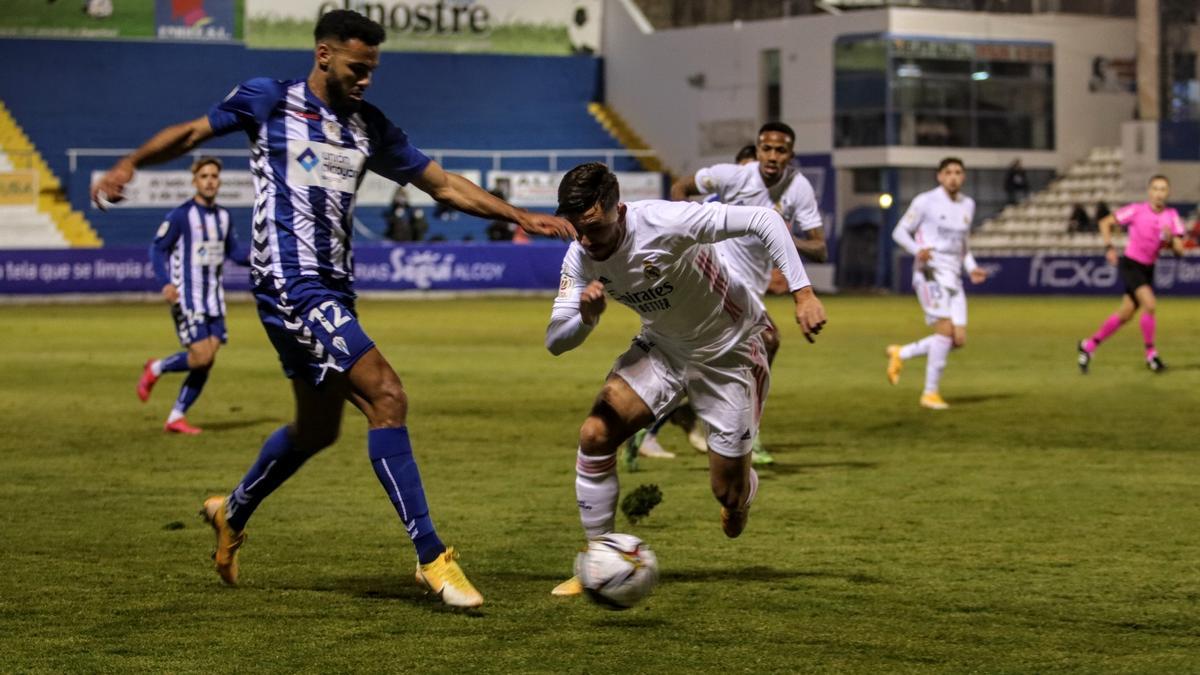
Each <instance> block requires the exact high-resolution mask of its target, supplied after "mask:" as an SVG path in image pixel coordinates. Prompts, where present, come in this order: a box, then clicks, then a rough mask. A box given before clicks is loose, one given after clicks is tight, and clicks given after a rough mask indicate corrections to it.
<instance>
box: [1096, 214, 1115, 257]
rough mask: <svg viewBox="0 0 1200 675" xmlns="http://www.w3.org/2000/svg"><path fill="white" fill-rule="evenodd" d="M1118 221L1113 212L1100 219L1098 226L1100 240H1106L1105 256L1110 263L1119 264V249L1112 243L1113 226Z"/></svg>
mask: <svg viewBox="0 0 1200 675" xmlns="http://www.w3.org/2000/svg"><path fill="white" fill-rule="evenodd" d="M1116 222H1117V219H1116V217H1115V216H1113V215H1112V214H1111V213H1110V214H1108V215H1107V216H1104V217H1103V218H1101V219H1100V222H1099V223H1097V224H1096V226H1097V227H1098V228H1099V229H1100V240H1101V241H1103V242H1104V257H1105V259H1107V260H1108V264H1110V265H1116V264H1117V249H1116V248H1115V247H1114V246H1113V243H1112V228H1113V225H1114V224H1115V223H1116Z"/></svg>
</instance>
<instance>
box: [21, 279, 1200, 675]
mask: <svg viewBox="0 0 1200 675" xmlns="http://www.w3.org/2000/svg"><path fill="white" fill-rule="evenodd" d="M971 303H972V304H971V325H970V329H969V332H970V335H969V341H968V345H967V348H966V349H965V350H963V351H960V352H957V353H954V354H952V356H951V359H950V364H949V367H948V368H947V371H946V375H945V379H944V382H943V394H944V395H945V397H946V399H947V400H948V401H949V402H950V404H951V406H952V408H951V409H950V410H948V411H945V412H938V413H935V412H929V411H924V410H921V409H919V408H918V407H917V398H918V395H919V393H920V389H921V383H922V381H923V370H924V362H923V361H914V362H909V366H908V368H907V369H906V371H905V372H904V376H903V379H902V380H901V382H900V384H899V386H897V387H890V386H888V385H887V384H886V381H885V379H884V373H883V369H884V361H885V359H884V356H883V348H884V346H885V345H886V344H887V343H889V342H902V341H907V340H912V339H915V338H918V337H920V336H922V335H923V334H925V333H926V329H925V328H924V325H923V323H922V321H921V320H920V316H919V313H918V308H917V305H916V302H915V300H913V299H912V298H911V297H882V298H875V297H870V298H868V297H832V298H829V299H827V307H828V311H829V316H830V322H829V325H828V326H827V328H826V330H825V331H824V332H823V333H822V334H821V336H820V338H819V340H818V342H817V344H815V345H808V344H806V343H805V342H804V340H803V339H802V337H801V336H800V334H799V331H798V330H797V329H796V328H795V327H794V326H790V325H788V322H787V321H786V319H788V317H789V311H788V310H789V305H788V303H787V302H786V301H785V300H780V299H776V300H772V301H771V303H770V308H771V311H772V314H773V315H774V316H775V317H776V319H777V320H779V323H780V324H781V325H784V326H785V332H784V346H783V350H782V351H781V353H780V356H779V358H778V360H777V362H776V365H775V372H774V381H773V384H772V392H771V397H770V401H769V404H768V407H767V414H766V419H765V423H764V431H763V437H764V440H765V441H766V443H767V445H768V446H769V447H770V448H771V449H772V450H773V451H774V453H775V456H776V458H777V459H778V460H779V464H778V465H777V466H776V467H774V468H769V469H765V470H763V471H762V472H761V476H762V487H761V491H760V497H759V501H758V502H756V504H755V507H754V510H753V513H752V516H751V518H750V523H749V526H748V528H747V530H746V532H745V534H743V535H742V537H741V538H740V539H737V540H734V541H730V540H726V539H725V538H724V536H723V535H722V534H721V530H720V525H719V523H718V507H717V505H716V503H715V501H714V500H713V499H712V497H711V495H710V493H709V489H708V483H707V473H706V468H705V462H704V460H703V458H702V457H700V456H699V455H697V454H696V453H694V452H692V451H691V450H689V449H687V446H686V442H685V440H684V438H683V436H682V434H680V433H679V432H678V430H675V429H673V428H668V430H667V431H666V432H664V436H663V441H664V444H665V445H666V446H667V447H668V448H671V449H675V450H677V451H679V452H680V457H679V458H678V459H676V460H673V461H663V460H658V461H656V460H642V466H643V470H642V471H640V472H638V473H635V474H624V475H622V484H623V486H624V488H625V489H626V490H628V489H631V488H633V487H635V486H637V485H638V484H641V483H656V484H658V485H659V486H660V487H661V488H662V490H663V494H664V501H663V503H662V504H661V505H660V506H659V507H658V508H657V509H656V510H655V511H654V513H653V514H652V515H651V516H650V517H649V518H647V519H646V520H644V521H643V522H641V523H639V524H638V525H637V526H630V525H629V524H628V523H626V522H625V521H624V520H623V519H619V520H618V529H621V530H625V531H629V532H632V533H633V534H636V535H638V536H640V537H642V538H643V539H645V540H646V541H647V542H648V543H649V544H650V545H651V546H652V547H653V548H654V549H655V550H656V552H657V553H658V556H659V560H660V566H661V573H662V578H661V583H660V585H659V587H658V589H657V590H656V592H655V594H654V595H653V596H652V597H651V598H650V599H649V600H648V601H647V602H646V603H645V604H644V605H642V606H639V607H637V608H634V609H632V610H630V611H626V612H610V611H606V610H603V609H601V608H599V607H596V606H593V605H591V604H589V603H588V602H587V601H586V600H583V599H581V598H575V599H556V598H552V597H551V596H550V595H549V593H548V592H549V590H550V589H551V587H553V585H554V584H555V583H557V582H558V581H561V580H562V579H564V578H565V577H566V576H567V575H568V574H569V571H570V565H571V561H572V558H573V555H574V552H575V550H576V548H577V547H578V546H579V544H580V543H581V540H582V535H581V531H580V528H579V525H578V521H577V514H576V509H575V505H574V492H573V480H574V478H573V476H574V474H573V464H574V452H575V444H576V432H577V430H578V425H579V423H580V422H581V421H582V419H583V416H584V413H585V411H586V410H587V408H588V406H589V404H590V402H591V400H592V397H593V396H594V394H595V392H596V390H597V388H598V387H599V385H600V383H601V380H602V378H603V376H604V374H605V372H606V371H607V368H608V367H609V365H610V364H611V362H612V360H613V358H614V357H616V356H617V354H619V353H620V352H621V351H622V350H623V349H624V348H625V346H626V345H627V344H628V340H629V338H630V336H631V335H632V333H633V332H634V330H635V328H636V320H635V318H634V316H633V315H632V313H630V312H629V311H628V310H625V309H624V308H621V307H616V306H612V305H610V307H609V312H608V313H607V314H606V315H605V319H604V321H603V322H602V324H601V326H600V327H599V328H598V329H597V331H596V332H595V333H594V334H593V335H592V337H591V339H590V340H589V341H588V342H587V343H586V344H585V345H584V346H583V347H581V348H580V349H578V350H576V351H574V352H571V353H569V354H567V355H565V356H562V357H559V358H557V359H556V358H554V357H551V356H550V355H549V354H548V353H546V351H545V350H544V349H543V347H542V335H543V329H544V326H545V323H546V320H547V318H548V315H549V305H550V301H549V299H547V298H534V299H530V298H523V299H472V300H458V301H441V300H439V301H428V302H407V301H382V300H370V299H367V300H364V301H363V302H362V303H361V306H360V313H361V316H362V318H363V322H364V324H365V326H366V328H367V330H368V332H369V333H370V334H371V335H372V336H373V337H374V338H375V340H376V341H377V342H378V344H379V345H380V347H381V348H382V350H383V352H384V354H385V355H386V356H387V357H388V358H389V359H390V361H391V362H392V363H393V364H394V365H395V366H396V368H397V370H398V371H399V372H400V374H401V376H402V378H403V379H404V381H405V385H406V387H407V390H408V392H409V396H410V401H411V411H410V417H409V422H410V428H411V431H412V435H413V439H414V445H415V448H416V452H417V456H418V460H419V462H420V466H421V472H422V474H423V477H424V480H425V485H426V489H427V491H428V494H429V500H430V503H431V507H432V513H433V517H434V520H435V522H436V523H437V525H438V528H439V532H440V533H441V535H442V537H443V539H445V540H446V541H447V542H448V543H450V544H452V545H454V546H456V547H457V548H458V549H459V550H460V552H461V553H462V556H463V557H462V562H463V565H464V568H465V569H466V571H467V573H468V574H469V575H470V576H471V578H472V579H473V580H474V581H475V582H476V584H477V585H478V586H479V588H480V590H481V591H482V592H483V593H484V595H485V597H486V598H487V604H486V605H485V606H484V607H483V608H482V611H479V612H477V613H472V614H464V613H459V612H453V611H448V610H446V609H444V608H442V607H441V606H440V605H439V604H437V603H436V602H435V601H433V600H431V599H429V598H427V597H425V596H423V595H422V593H421V592H420V591H419V590H418V589H417V587H416V586H415V585H414V583H413V578H412V572H413V563H414V560H413V553H412V551H411V546H410V544H409V543H408V541H407V538H406V536H405V534H404V530H403V528H402V527H401V526H400V525H399V522H398V519H397V518H396V517H395V515H394V513H393V512H392V508H391V505H390V504H389V503H388V501H387V498H386V497H385V495H384V493H383V491H382V490H381V489H380V487H379V485H378V484H377V482H376V479H375V477H374V475H373V473H372V471H371V469H370V466H369V463H368V461H367V458H366V450H365V424H364V423H363V421H362V418H361V416H360V415H359V414H358V413H357V411H354V410H353V409H349V408H348V409H347V412H346V422H345V425H344V430H343V435H342V440H341V441H340V442H339V443H338V444H337V445H336V446H335V447H333V448H330V449H329V450H327V451H326V452H324V453H322V454H321V455H319V456H317V457H316V458H314V459H313V460H312V461H311V462H310V463H309V464H308V465H307V466H306V467H305V468H304V469H302V470H301V472H300V473H299V474H297V476H296V477H295V478H294V479H293V480H292V481H291V482H289V483H288V484H287V485H285V486H284V487H283V488H282V489H281V490H280V491H279V492H277V493H276V494H275V495H273V496H272V498H271V499H269V500H267V501H266V502H265V503H264V505H263V507H262V508H261V509H259V511H258V513H257V514H256V516H255V518H254V520H253V521H252V522H251V524H250V528H249V532H250V538H249V541H248V543H247V544H246V546H245V547H244V548H243V550H242V558H241V560H242V579H243V584H242V586H240V587H239V588H236V589H229V588H223V587H221V586H220V584H219V582H218V580H217V577H216V575H215V574H214V573H213V571H212V569H211V562H210V560H209V552H210V550H211V546H212V541H211V539H212V537H211V532H210V531H209V530H208V529H207V527H206V526H204V525H203V524H202V523H201V522H200V520H199V519H198V518H197V517H196V516H195V513H196V510H197V509H198V508H199V506H200V502H201V500H202V499H203V498H204V497H205V496H206V495H208V494H210V493H215V492H224V491H227V490H229V489H230V488H231V487H232V486H233V485H234V483H235V482H236V481H237V480H238V479H239V478H240V476H241V475H242V473H243V472H244V471H245V469H246V468H247V467H248V466H249V465H250V463H251V462H252V461H253V458H254V456H255V453H256V452H257V449H258V446H259V444H260V443H261V441H262V440H263V438H264V437H265V436H266V435H267V434H269V433H270V432H271V431H272V430H273V429H275V428H276V427H277V426H278V425H280V424H281V423H282V422H284V421H286V420H287V419H288V418H289V416H290V414H291V408H290V406H291V402H290V393H289V389H288V385H287V383H286V381H285V379H284V378H283V377H282V375H281V374H280V372H279V368H278V365H277V361H276V359H275V356H274V353H273V352H272V351H271V349H270V347H269V345H268V343H267V340H266V339H265V336H264V335H263V333H262V329H261V328H260V327H259V326H258V325H257V320H256V317H255V316H254V311H253V308H252V306H251V305H249V304H245V303H240V304H233V305H231V316H230V333H231V342H230V344H229V345H228V346H227V347H226V348H225V349H224V350H223V351H222V352H221V354H220V356H219V357H218V360H217V366H216V370H215V371H214V373H213V376H212V377H211V378H210V380H209V385H208V388H207V390H206V391H205V393H204V396H203V398H201V400H200V402H199V403H198V404H197V406H196V408H194V410H193V412H192V414H191V415H190V416H189V418H190V420H191V421H192V422H193V423H195V424H197V425H199V426H201V427H203V428H204V429H205V432H204V433H203V434H202V435H200V436H199V437H195V438H180V437H168V436H165V435H164V434H163V433H162V432H161V431H160V428H161V424H162V419H163V418H164V417H165V415H166V412H167V410H168V408H169V407H170V403H171V401H172V400H173V398H174V396H175V393H176V391H177V387H178V384H179V381H180V380H179V378H178V376H174V377H172V376H167V377H166V378H165V379H164V380H163V381H161V382H160V384H159V387H158V389H157V390H156V391H155V393H154V397H153V398H152V399H151V401H150V403H149V404H146V405H143V404H141V403H140V402H138V401H137V399H136V397H135V396H134V384H135V382H136V379H137V376H138V373H139V369H140V367H141V364H142V362H143V360H144V359H146V358H147V357H150V356H160V355H165V354H167V353H169V352H171V351H173V350H174V349H175V348H176V345H175V344H174V343H173V339H172V331H171V327H170V322H169V318H168V314H167V311H166V309H165V308H163V307H161V306H157V305H137V304H133V305H127V304H126V305H123V304H116V305H89V306H29V307H22V306H0V325H3V326H4V329H5V330H4V338H3V340H2V341H0V345H2V346H3V348H2V349H0V429H2V430H3V435H2V436H0V494H2V495H3V502H2V504H3V507H2V508H0V527H2V528H3V533H4V538H3V555H2V556H0V654H3V655H4V656H3V660H2V665H0V669H2V670H4V671H9V672H56V673H57V672H64V671H88V672H125V671H135V670H136V671H156V672H161V671H167V672H198V671H214V670H218V669H220V670H237V671H243V672H348V671H375V672H406V673H407V672H414V673H415V672H449V671H467V672H500V673H511V672H548V673H566V672H572V673H594V672H623V673H629V672H684V671H687V672H839V673H840V672H862V673H880V672H947V673H963V672H988V673H992V672H1003V673H1047V672H1145V673H1167V672H1172V673H1180V672H1197V671H1200V628H1198V624H1197V620H1196V617H1197V609H1198V599H1200V565H1198V563H1197V560H1198V553H1200V545H1198V543H1197V542H1198V539H1200V538H1198V536H1197V522H1200V498H1198V496H1200V455H1198V453H1200V442H1198V441H1200V435H1198V433H1197V424H1196V421H1197V419H1198V417H1200V410H1198V408H1197V405H1196V404H1197V402H1198V401H1200V394H1198V393H1197V392H1200V300H1196V299H1174V298H1164V299H1161V300H1160V307H1159V316H1160V318H1159V324H1160V337H1159V346H1160V349H1161V351H1162V354H1163V358H1164V359H1165V360H1166V362H1167V363H1168V364H1169V365H1170V366H1171V370H1170V372H1168V373H1166V374H1164V375H1161V376H1156V375H1153V374H1151V373H1149V372H1148V371H1147V370H1146V369H1145V367H1144V366H1143V364H1142V362H1141V349H1140V342H1141V336H1140V334H1139V332H1138V330H1137V327H1136V325H1133V326H1127V327H1126V328H1125V329H1124V330H1123V331H1122V332H1121V333H1119V334H1118V335H1117V336H1115V337H1114V338H1113V339H1112V340H1111V341H1110V343H1108V344H1106V345H1104V346H1103V347H1102V348H1101V350H1100V352H1099V353H1098V356H1097V358H1096V360H1095V361H1094V363H1093V372H1092V374H1091V375H1089V376H1087V377H1082V376H1080V375H1079V374H1078V372H1077V370H1076V367H1075V365H1074V342H1075V340H1077V339H1078V338H1079V337H1081V336H1083V335H1085V334H1087V333H1089V332H1090V331H1091V330H1094V328H1095V326H1096V325H1098V324H1099V322H1100V321H1101V320H1102V319H1103V318H1104V317H1105V316H1107V314H1108V313H1109V312H1111V311H1112V310H1113V309H1114V308H1115V306H1116V303H1117V298H1115V297H1113V298H1103V299H1067V298H1054V299H1009V298H992V297H978V296H977V297H972V299H971Z"/></svg>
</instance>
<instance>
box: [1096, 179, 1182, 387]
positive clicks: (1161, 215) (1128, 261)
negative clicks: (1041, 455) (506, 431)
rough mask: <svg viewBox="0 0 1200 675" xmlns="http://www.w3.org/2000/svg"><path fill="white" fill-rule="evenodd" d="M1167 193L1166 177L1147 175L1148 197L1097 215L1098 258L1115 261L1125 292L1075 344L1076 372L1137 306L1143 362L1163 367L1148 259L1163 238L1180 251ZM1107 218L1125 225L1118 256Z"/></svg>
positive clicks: (1150, 260) (1176, 219)
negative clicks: (1156, 345) (1116, 305)
mask: <svg viewBox="0 0 1200 675" xmlns="http://www.w3.org/2000/svg"><path fill="white" fill-rule="evenodd" d="M1170 192H1171V184H1170V182H1168V181H1167V178H1166V176H1162V175H1156V176H1154V177H1152V178H1151V179H1150V184H1149V186H1148V187H1147V189H1146V194H1147V196H1148V197H1149V199H1148V200H1146V201H1144V202H1138V203H1136V204H1129V205H1127V206H1124V207H1122V208H1120V209H1117V212H1116V213H1114V214H1112V215H1108V216H1105V217H1104V218H1101V219H1100V223H1099V225H1100V235H1101V236H1102V237H1103V238H1104V257H1105V258H1107V259H1108V262H1109V264H1111V265H1116V266H1117V272H1118V273H1119V274H1120V275H1121V283H1123V284H1124V285H1125V295H1124V296H1123V297H1122V298H1121V306H1120V307H1119V308H1118V309H1117V311H1116V312H1115V313H1113V314H1112V316H1109V317H1108V318H1107V319H1105V320H1104V323H1102V324H1100V328H1099V330H1097V331H1096V332H1095V334H1093V335H1092V336H1091V337H1090V338H1088V339H1086V340H1082V341H1081V342H1080V343H1079V371H1080V372H1082V373H1083V374H1085V375H1086V374H1087V372H1088V366H1089V365H1090V364H1091V362H1092V356H1093V355H1094V354H1095V353H1096V348H1097V347H1099V346H1100V343H1101V342H1103V341H1104V340H1107V339H1108V336H1110V335H1112V334H1113V333H1115V332H1117V329H1118V328H1120V327H1121V326H1123V325H1125V323H1126V322H1127V321H1129V320H1130V319H1132V318H1133V315H1134V314H1137V311H1138V310H1139V309H1140V310H1142V317H1141V319H1140V321H1139V322H1138V323H1139V324H1140V325H1141V327H1142V339H1143V341H1144V343H1145V345H1146V367H1147V368H1149V369H1150V370H1151V371H1153V372H1155V373H1161V372H1163V370H1165V369H1166V367H1167V366H1166V364H1164V363H1163V362H1162V359H1160V358H1159V357H1158V350H1156V349H1155V348H1154V331H1155V320H1154V309H1155V304H1156V300H1155V298H1154V261H1155V260H1157V259H1158V251H1159V249H1160V248H1162V247H1163V245H1164V244H1166V243H1167V242H1170V244H1171V249H1172V250H1174V251H1175V255H1176V256H1182V255H1183V235H1184V231H1183V222H1182V221H1181V220H1180V219H1179V214H1178V213H1177V212H1176V211H1175V209H1172V208H1168V207H1167V196H1168V195H1169V194H1170ZM1113 223H1118V224H1120V225H1123V226H1125V227H1126V228H1128V230H1129V243H1127V244H1126V245H1125V253H1124V255H1122V256H1121V257H1120V260H1118V259H1117V249H1116V248H1114V247H1113V244H1112V229H1113Z"/></svg>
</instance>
